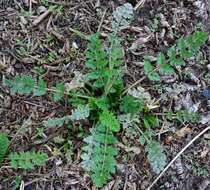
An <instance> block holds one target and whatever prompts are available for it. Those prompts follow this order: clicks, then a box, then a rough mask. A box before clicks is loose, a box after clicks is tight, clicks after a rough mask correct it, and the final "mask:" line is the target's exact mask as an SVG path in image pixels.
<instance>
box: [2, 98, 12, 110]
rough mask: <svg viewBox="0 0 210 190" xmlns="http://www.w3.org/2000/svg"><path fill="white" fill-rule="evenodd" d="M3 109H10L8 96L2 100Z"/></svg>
mask: <svg viewBox="0 0 210 190" xmlns="http://www.w3.org/2000/svg"><path fill="white" fill-rule="evenodd" d="M4 107H5V108H10V107H11V98H10V96H6V97H5V99H4Z"/></svg>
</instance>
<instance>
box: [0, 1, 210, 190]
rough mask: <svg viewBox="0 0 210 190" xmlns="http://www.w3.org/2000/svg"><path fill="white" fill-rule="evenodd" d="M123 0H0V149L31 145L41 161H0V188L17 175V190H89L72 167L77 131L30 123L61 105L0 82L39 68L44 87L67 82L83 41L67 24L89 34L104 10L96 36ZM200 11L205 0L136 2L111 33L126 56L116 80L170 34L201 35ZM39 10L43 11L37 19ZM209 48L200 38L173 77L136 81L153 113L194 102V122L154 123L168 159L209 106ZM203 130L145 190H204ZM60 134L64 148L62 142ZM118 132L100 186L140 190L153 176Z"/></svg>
mask: <svg viewBox="0 0 210 190" xmlns="http://www.w3.org/2000/svg"><path fill="white" fill-rule="evenodd" d="M126 2H129V3H131V4H132V5H133V6H136V4H137V1H135V0H127V1H126V0H116V1H112V0H87V1H80V0H68V1H67V0H64V1H61V0H55V1H53V0H43V1H41V0H40V1H39V0H31V1H27V0H14V1H13V0H6V1H5V0H4V1H0V79H1V82H0V131H4V132H6V133H8V134H9V137H10V140H11V144H10V151H23V150H24V151H27V150H41V151H44V152H46V153H47V154H48V155H49V159H48V161H47V163H46V165H45V166H44V167H41V168H36V169H34V170H30V171H27V172H26V171H23V170H14V169H12V168H11V167H10V166H9V163H8V160H7V159H5V161H4V163H3V164H2V166H1V167H0V189H2V190H9V189H20V188H19V185H18V184H20V183H19V182H20V181H22V185H23V186H25V189H26V190H32V189H37V190H38V189H40V190H44V189H46V190H51V189H55V190H61V189H62V190H63V189H72V190H74V189H75V190H79V189H81V190H85V189H92V190H94V189H96V188H95V187H94V186H93V185H92V183H91V181H90V178H89V176H88V175H87V174H85V173H84V171H83V169H82V167H81V160H80V154H81V146H82V143H83V142H82V139H81V138H79V136H78V134H80V133H81V134H82V133H84V130H82V129H76V131H68V130H64V127H58V128H53V129H52V128H50V129H44V130H43V128H41V126H40V123H41V122H42V121H43V120H46V119H47V118H49V117H53V116H62V115H63V114H67V113H70V112H71V107H70V106H69V105H68V103H67V102H65V101H64V102H62V105H61V104H59V103H53V102H52V101H51V98H50V97H48V96H44V97H32V96H30V95H29V96H20V95H17V94H11V93H10V90H9V88H8V87H7V86H5V85H3V82H2V81H3V79H4V78H12V77H14V76H16V75H21V74H27V75H32V76H34V77H37V76H40V75H41V76H42V77H43V78H44V79H45V80H46V81H47V82H48V84H54V83H55V82H57V81H64V82H69V81H70V80H71V79H72V77H73V76H74V72H75V71H80V72H83V71H84V61H85V50H86V45H87V42H86V41H84V40H83V39H81V38H80V37H79V36H78V35H77V34H75V33H73V32H72V30H71V29H77V30H79V31H81V32H82V33H84V34H87V35H88V34H93V33H94V32H96V31H97V29H98V26H99V25H100V23H101V20H102V15H103V14H105V16H104V20H103V22H102V23H101V33H102V35H103V36H104V37H106V36H107V33H108V32H109V31H110V21H111V13H112V12H113V10H114V9H115V8H116V7H117V6H119V5H122V4H123V3H126ZM142 2H143V1H142ZM52 6H56V8H55V10H54V11H52V12H47V11H48V10H49V9H50V8H52ZM209 10H210V2H208V1H205V0H203V1H202V0H197V1H196V0H175V1H168V0H146V1H145V2H144V3H142V5H140V6H139V7H138V9H137V10H136V11H135V19H134V20H133V22H132V24H131V26H130V27H128V28H126V29H125V30H123V31H122V32H121V34H120V35H121V37H122V38H123V39H124V41H123V46H124V50H125V53H126V54H125V55H126V59H125V68H126V72H125V73H126V76H125V77H124V81H125V83H126V86H130V85H132V84H134V83H135V82H136V81H137V80H139V79H141V78H142V77H143V76H144V74H143V69H142V59H143V56H144V55H151V56H154V57H155V56H156V55H157V53H158V52H160V51H162V52H166V50H167V49H168V47H170V46H172V45H173V44H174V43H175V42H176V40H177V39H178V38H179V37H180V36H182V35H184V36H186V35H188V34H189V33H191V32H193V31H196V30H203V31H206V32H209V31H210V17H209ZM43 13H46V15H45V17H43V18H42V17H39V16H40V15H42V14H43ZM131 47H132V48H131ZM209 53H210V49H209V44H206V45H205V46H204V47H203V48H202V54H201V57H200V59H198V60H197V61H196V62H194V61H192V62H190V63H189V64H188V65H187V66H186V67H185V68H183V70H181V71H180V73H181V72H182V73H185V74H182V75H180V76H178V77H175V78H164V79H163V80H162V82H161V84H158V85H157V84H155V83H152V82H149V81H148V80H147V79H145V80H143V81H142V82H141V86H142V87H144V88H145V89H146V90H147V91H148V92H149V93H150V94H151V96H152V97H154V98H155V99H156V100H158V99H160V100H161V102H160V104H161V106H160V110H158V109H157V110H156V111H155V113H156V114H159V115H161V113H162V110H163V108H165V109H171V110H177V109H179V106H183V107H185V108H189V107H191V106H193V105H197V104H199V106H198V112H199V113H200V114H201V117H202V118H203V121H202V122H201V123H198V124H190V123H189V124H185V125H184V124H181V123H179V122H171V123H168V122H167V121H166V122H165V123H163V124H162V127H161V128H159V129H157V130H156V132H157V139H159V141H160V142H161V145H162V146H163V149H164V152H165V153H166V155H167V161H168V162H169V161H170V160H171V159H173V158H174V156H176V155H177V153H178V152H179V151H180V150H181V149H182V148H183V147H184V146H185V145H186V144H187V143H188V142H189V141H190V140H192V138H193V137H194V136H196V135H197V134H198V133H199V132H201V131H202V130H203V129H204V128H205V127H206V126H208V125H209V124H210V113H209V111H210V104H209V101H208V100H207V99H206V98H205V97H203V96H202V92H203V90H204V89H207V88H208V87H209V85H210V73H209V72H210V71H209V70H208V69H209V65H208V64H209V61H210V57H209V55H210V54H209ZM187 73H190V74H187ZM167 89H168V91H173V93H174V96H173V97H172V96H170V95H167V92H168V91H167ZM42 130H43V131H42ZM209 135H210V134H209V133H206V134H205V135H204V136H202V137H201V138H199V139H198V140H197V141H196V142H195V143H193V144H192V145H191V146H190V148H188V149H187V150H186V151H185V152H184V153H183V154H182V155H181V156H180V157H179V159H178V160H177V161H176V162H175V163H174V164H173V165H172V166H171V167H170V168H169V169H168V170H167V172H166V173H165V174H164V175H163V176H162V177H161V179H160V180H159V181H158V182H157V183H156V184H155V186H154V187H153V189H154V190H159V189H165V190H192V189H198V190H210V136H209ZM66 139H68V140H69V142H70V143H69V147H64V143H63V141H66ZM119 139H120V141H121V142H122V143H123V144H125V147H121V148H120V151H119V152H120V154H119V155H118V157H117V161H118V166H117V172H116V175H115V176H113V179H112V180H110V182H109V184H107V186H106V187H104V188H103V189H104V190H109V189H113V190H115V189H119V190H134V189H136V190H140V189H142V190H144V189H147V187H148V186H149V185H150V184H151V183H152V182H153V181H154V179H155V178H156V177H157V175H156V174H155V173H153V171H152V170H151V168H150V165H149V162H148V160H147V157H146V153H145V150H144V148H143V147H142V146H141V145H140V143H139V141H138V139H135V137H130V136H126V135H121V136H119ZM130 147H132V148H133V149H131V148H130ZM129 148H130V149H129ZM137 150H138V151H137ZM22 189H24V188H22Z"/></svg>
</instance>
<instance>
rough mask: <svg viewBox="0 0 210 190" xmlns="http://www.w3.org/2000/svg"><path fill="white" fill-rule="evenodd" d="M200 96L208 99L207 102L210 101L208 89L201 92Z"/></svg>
mask: <svg viewBox="0 0 210 190" xmlns="http://www.w3.org/2000/svg"><path fill="white" fill-rule="evenodd" d="M202 95H203V96H204V97H206V98H208V100H210V90H208V89H205V90H204V91H203V92H202Z"/></svg>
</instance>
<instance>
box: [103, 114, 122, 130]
mask: <svg viewBox="0 0 210 190" xmlns="http://www.w3.org/2000/svg"><path fill="white" fill-rule="evenodd" d="M100 122H101V124H102V125H104V126H106V127H108V128H109V129H110V130H111V131H113V132H118V131H119V130H120V124H119V121H118V120H117V119H116V117H115V116H114V114H113V113H112V112H109V111H103V112H102V113H101V115H100Z"/></svg>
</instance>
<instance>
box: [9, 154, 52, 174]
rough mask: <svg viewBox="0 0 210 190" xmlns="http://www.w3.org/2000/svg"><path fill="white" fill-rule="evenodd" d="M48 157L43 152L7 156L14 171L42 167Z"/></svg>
mask: <svg viewBox="0 0 210 190" xmlns="http://www.w3.org/2000/svg"><path fill="white" fill-rule="evenodd" d="M47 158H48V156H47V154H46V153H43V152H35V151H32V152H30V151H27V152H13V153H10V155H9V160H10V164H11V166H12V167H13V168H14V169H18V168H21V169H25V170H26V169H33V168H34V167H35V166H43V165H44V163H45V162H46V160H47Z"/></svg>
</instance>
